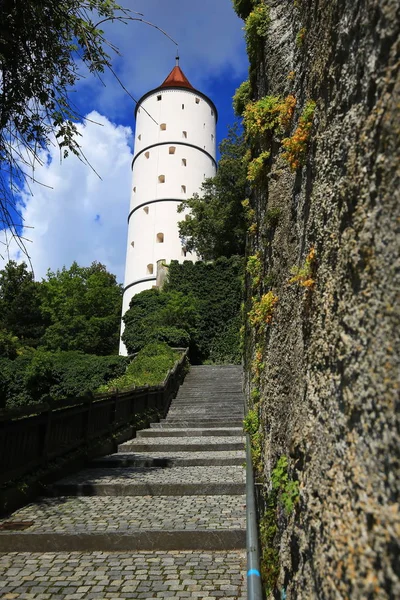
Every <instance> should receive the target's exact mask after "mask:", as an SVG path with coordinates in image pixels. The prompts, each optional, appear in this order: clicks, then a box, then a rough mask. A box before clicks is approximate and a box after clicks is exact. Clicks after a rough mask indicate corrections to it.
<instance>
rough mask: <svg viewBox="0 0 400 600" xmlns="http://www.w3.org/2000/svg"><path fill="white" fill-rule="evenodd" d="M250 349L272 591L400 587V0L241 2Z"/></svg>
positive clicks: (394, 593)
mask: <svg viewBox="0 0 400 600" xmlns="http://www.w3.org/2000/svg"><path fill="white" fill-rule="evenodd" d="M234 6H235V7H236V9H237V11H238V13H239V14H240V16H241V17H242V18H244V19H245V35H246V40H247V45H248V51H249V59H250V63H251V64H250V77H249V83H247V84H245V85H243V86H241V89H240V91H239V92H238V94H237V95H236V98H235V108H236V110H237V112H238V113H240V114H242V116H243V120H244V126H245V129H246V135H247V140H248V143H249V147H250V151H249V154H248V157H247V159H248V180H249V182H250V183H251V184H252V193H251V195H250V197H249V199H248V200H247V201H246V202H245V208H246V212H247V217H248V222H249V223H248V225H249V229H248V250H247V257H246V260H247V264H246V307H245V308H246V310H245V313H246V315H247V318H246V329H245V333H246V335H245V363H246V374H247V391H248V394H249V398H250V403H251V405H252V413H251V415H250V421H249V424H248V427H249V430H250V432H251V433H252V439H253V452H254V456H255V459H256V467H257V477H258V480H259V483H261V484H262V486H259V489H263V490H264V493H263V495H262V498H261V499H260V535H261V541H262V546H263V551H262V553H263V565H262V569H263V577H264V584H265V588H266V590H267V596H268V598H276V599H278V598H279V599H280V598H286V599H287V600H291V599H295V598H296V599H300V598H302V599H306V598H307V600H308V599H318V600H323V599H335V600H336V599H341V598H343V599H344V598H351V599H352V600H353V599H359V600H366V599H371V600H372V599H379V600H380V599H392V598H396V597H399V596H400V581H399V571H398V569H397V567H396V561H397V558H398V554H399V545H398V539H399V533H400V516H399V507H398V498H399V481H400V456H399V454H400V453H399V444H398V433H397V432H398V428H399V419H398V414H399V411H398V408H399V379H398V375H399V372H400V369H399V366H400V365H399V356H400V348H399V334H398V332H399V330H400V319H399V310H398V290H399V284H400V275H399V271H400V270H399V244H398V225H399V222H400V198H399V189H400V186H399V183H400V182H399V169H398V164H399V156H398V148H399V147H398V140H399V133H400V129H399V123H400V114H399V113H400V111H399V106H400V105H399V101H398V99H399V93H400V80H399V58H400V57H399V23H400V14H399V13H400V7H399V4H398V2H395V1H394V0H379V1H378V0H295V1H294V2H293V0H267V1H266V0H258V1H257V0H234Z"/></svg>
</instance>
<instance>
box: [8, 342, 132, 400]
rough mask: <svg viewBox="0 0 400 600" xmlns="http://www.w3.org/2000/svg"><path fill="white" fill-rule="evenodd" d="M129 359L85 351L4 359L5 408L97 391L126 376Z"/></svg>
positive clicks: (38, 351) (41, 351)
mask: <svg viewBox="0 0 400 600" xmlns="http://www.w3.org/2000/svg"><path fill="white" fill-rule="evenodd" d="M127 364H128V359H127V358H125V357H121V356H94V355H92V354H83V353H81V352H73V351H70V352H54V353H52V352H46V351H43V350H37V351H34V352H32V353H31V354H30V355H29V354H26V355H22V356H18V357H17V358H16V359H15V360H9V359H5V358H3V359H0V394H1V397H2V405H3V406H4V405H5V406H6V407H8V408H13V407H17V406H24V405H28V404H33V403H36V402H43V401H45V400H47V399H48V398H49V397H50V398H51V399H53V400H60V399H62V398H67V397H73V396H82V395H85V394H87V393H90V392H93V391H94V390H96V389H97V388H98V387H99V386H100V385H102V384H103V383H105V382H106V381H108V380H109V379H111V378H114V377H117V376H118V375H122V374H123V373H124V372H125V370H126V366H127Z"/></svg>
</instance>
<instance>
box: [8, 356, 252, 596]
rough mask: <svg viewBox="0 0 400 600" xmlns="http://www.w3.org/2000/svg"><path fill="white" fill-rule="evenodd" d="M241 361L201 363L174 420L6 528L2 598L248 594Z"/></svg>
mask: <svg viewBox="0 0 400 600" xmlns="http://www.w3.org/2000/svg"><path fill="white" fill-rule="evenodd" d="M242 419H243V397H242V393H241V369H240V367H231V366H221V367H214V366H199V367H192V368H191V370H190V373H189V375H188V376H187V377H186V380H185V382H184V384H183V385H182V386H181V388H180V390H179V393H178V396H177V397H176V399H175V400H174V401H173V402H172V404H171V407H170V410H169V413H168V415H167V417H166V419H163V420H162V421H161V422H160V423H153V424H152V425H151V426H150V428H149V429H147V430H143V431H140V432H138V434H137V437H136V438H135V439H134V440H130V441H128V442H126V443H124V444H122V445H121V446H120V447H119V451H118V453H117V454H113V455H111V456H107V457H104V458H101V459H97V460H95V461H93V463H92V464H91V465H90V467H89V468H88V469H85V470H82V471H80V472H79V473H77V474H76V475H75V476H72V477H68V478H65V479H62V480H60V481H58V482H57V483H56V484H55V485H54V487H53V493H54V496H53V497H48V498H39V499H38V501H37V502H35V503H33V504H30V505H28V506H26V507H24V508H22V509H20V510H18V511H16V512H15V513H14V514H13V515H11V516H10V517H8V518H7V522H10V521H24V522H28V523H31V525H30V526H29V527H28V528H27V529H25V530H23V531H18V532H17V531H14V532H12V531H8V532H0V599H4V600H13V599H20V600H23V599H26V600H28V599H32V600H40V599H42V600H45V599H46V600H47V599H49V600H57V599H59V600H75V599H80V598H82V599H89V598H90V599H96V600H102V599H104V600H105V599H108V598H120V599H121V600H122V599H124V598H135V599H144V600H145V599H148V600H153V599H156V598H157V599H158V598H196V599H198V600H202V599H204V600H206V599H208V600H211V599H215V598H224V599H231V600H244V599H245V596H246V577H245V561H246V552H245V528H246V526H245V469H244V468H243V465H244V462H245V452H244V437H243V432H242Z"/></svg>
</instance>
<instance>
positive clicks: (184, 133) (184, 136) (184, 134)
mask: <svg viewBox="0 0 400 600" xmlns="http://www.w3.org/2000/svg"><path fill="white" fill-rule="evenodd" d="M182 137H183V138H185V140H186V138H187V131H182Z"/></svg>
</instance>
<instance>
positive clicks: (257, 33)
mask: <svg viewBox="0 0 400 600" xmlns="http://www.w3.org/2000/svg"><path fill="white" fill-rule="evenodd" d="M270 22H271V19H270V17H269V8H268V6H267V5H266V4H264V3H261V4H258V5H257V6H255V7H254V9H253V10H252V11H251V12H250V14H249V15H248V17H247V18H246V22H245V26H244V32H245V38H246V44H247V54H248V55H249V60H250V63H254V62H255V61H256V60H257V58H258V57H259V55H260V52H261V51H262V49H263V47H264V42H265V38H266V37H267V35H268V29H269V24H270Z"/></svg>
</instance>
